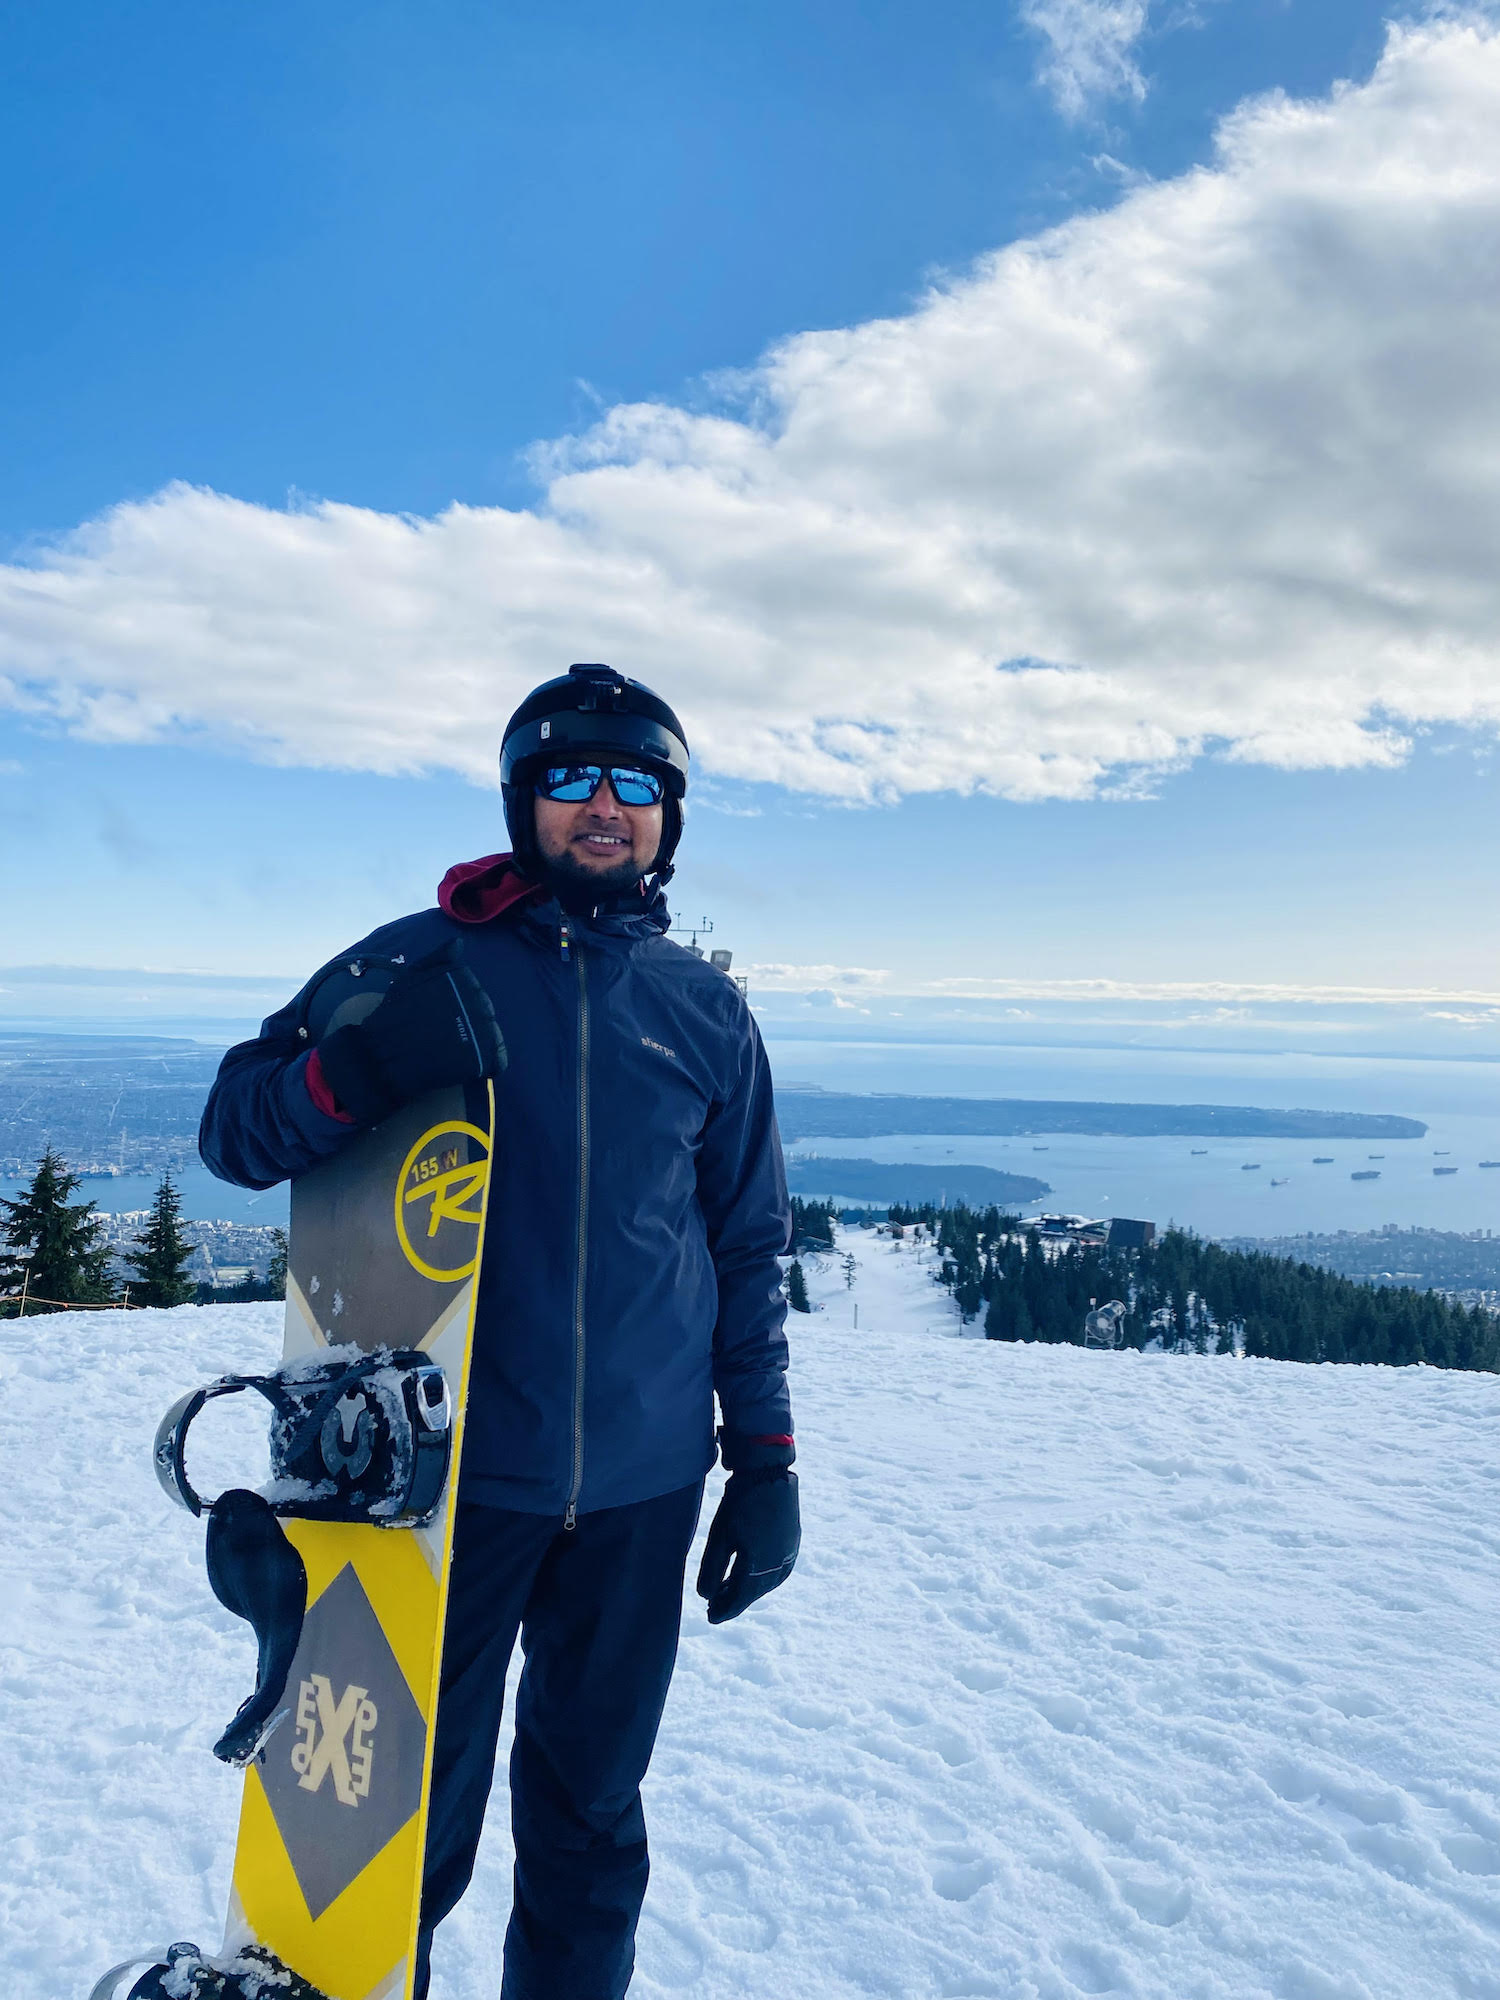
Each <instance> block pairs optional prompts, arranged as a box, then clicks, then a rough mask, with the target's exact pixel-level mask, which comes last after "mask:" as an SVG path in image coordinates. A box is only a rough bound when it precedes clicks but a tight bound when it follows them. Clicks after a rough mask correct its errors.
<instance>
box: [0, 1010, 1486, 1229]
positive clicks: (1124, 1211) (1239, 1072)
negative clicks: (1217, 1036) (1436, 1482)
mask: <svg viewBox="0 0 1500 2000" xmlns="http://www.w3.org/2000/svg"><path fill="white" fill-rule="evenodd" d="M767 1046H768V1048H769V1051H770V1056H771V1062H772V1067H773V1071H774V1073H775V1075H776V1077H777V1079H778V1081H779V1082H780V1083H782V1084H783V1085H794V1084H797V1083H803V1084H817V1085H821V1086H822V1088H824V1089H825V1090H853V1091H893V1092H897V1093H900V1094H902V1095H912V1096H943V1097H946V1096H955V1097H1043V1098H1097V1099H1104V1100H1107V1101H1114V1102H1124V1103H1132V1102H1133V1103H1148V1104H1149V1103H1165V1104H1255V1105H1267V1106H1274V1107H1283V1108H1294V1107H1300V1108H1308V1109H1313V1110H1326V1111H1372V1112H1379V1111H1387V1112H1399V1113H1401V1114H1402V1115H1404V1116H1406V1117H1411V1118H1420V1119H1422V1120H1424V1121H1425V1122H1426V1123H1427V1124H1428V1125H1429V1127H1430V1128H1431V1129H1430V1130H1429V1132H1428V1134H1427V1136H1426V1137H1425V1138H1423V1139H1416V1140H1405V1141H1401V1140H1386V1141H1383V1142H1381V1141H1377V1142H1373V1143H1371V1144H1368V1145H1366V1144H1363V1143H1358V1144H1357V1143H1355V1142H1352V1141H1350V1140H1330V1141H1319V1142H1316V1143H1314V1142H1310V1141H1306V1140H1300V1139H1297V1140H1292V1139H1258V1140H1239V1139H1234V1140H1228V1141H1224V1140H1218V1141H1212V1140H1207V1139H1203V1140H1194V1139H1090V1138H1078V1137H1066V1136H1063V1135H1061V1134H1050V1135H1049V1134H1042V1135H1040V1136H1039V1137H1038V1138H1036V1139H1034V1140H1033V1139H1026V1138H1019V1139H1016V1138H1012V1139H974V1138H965V1137H954V1136H952V1135H946V1136H945V1135H944V1134H943V1133H940V1132H935V1133H928V1134H920V1135H917V1136H915V1137H911V1136H906V1137H901V1138H894V1139H871V1140H860V1139H838V1140H830V1141H825V1142H824V1143H822V1144H821V1145H820V1144H818V1142H817V1141H815V1140H814V1141H810V1142H809V1143H808V1144H807V1145H804V1146H799V1147H797V1148H796V1149H795V1150H796V1151H798V1152H809V1151H811V1152H821V1153H837V1154H842V1155H846V1156H849V1157H854V1158H862V1159H872V1160H915V1161H919V1162H922V1163H923V1164H926V1165H937V1166H940V1165H941V1164H942V1162H943V1161H944V1160H946V1159H952V1160H954V1161H955V1162H959V1161H966V1162H970V1163H973V1164H976V1165H980V1166H989V1167H999V1168H1002V1169H1005V1170H1007V1171H1009V1172H1011V1173H1023V1174H1034V1175H1036V1176H1037V1177H1038V1178H1039V1179H1041V1180H1045V1181H1048V1182H1050V1183H1051V1186H1052V1190H1053V1192H1052V1193H1051V1194H1050V1195H1048V1196H1047V1197H1046V1199H1045V1201H1043V1202H1041V1203H1039V1204H1036V1206H1038V1207H1042V1208H1059V1209H1067V1210H1071V1211H1074V1212H1076V1213H1081V1214H1087V1215H1137V1216H1144V1217H1146V1218H1148V1219H1149V1220H1151V1221H1153V1222H1156V1223H1158V1224H1162V1223H1166V1222H1168V1221H1175V1222H1180V1223H1184V1224H1186V1225H1188V1226H1190V1227H1192V1228H1194V1229H1197V1230H1199V1231H1201V1232H1202V1233H1204V1234H1211V1235H1221V1236H1222V1235H1243V1236H1281V1235H1293V1234H1297V1233H1299V1232H1301V1231H1304V1230H1318V1231H1321V1230H1332V1229H1353V1230H1363V1229H1378V1228H1380V1227H1381V1226H1382V1225H1383V1224H1385V1223H1388V1222H1391V1223H1397V1224H1399V1225H1401V1226H1403V1227H1404V1226H1407V1225H1411V1224H1419V1225H1421V1226H1423V1227H1427V1228H1433V1229H1463V1230H1469V1229H1500V1170H1494V1171H1490V1172H1485V1171H1483V1170H1482V1169H1480V1167H1479V1166H1478V1164H1477V1163H1478V1161H1480V1160H1496V1159H1500V1063H1488V1062H1446V1061H1422V1060H1414V1059H1410V1058H1405V1059H1403V1058H1399V1057H1389V1058H1387V1057H1374V1056H1347V1057H1341V1056H1327V1055H1320V1054H1285V1055H1274V1054H1249V1055H1242V1056H1224V1055H1221V1054H1216V1053H1210V1052H1205V1051H1198V1050H1183V1049H1104V1048H1072V1049H1059V1048H1036V1049H1027V1048H1002V1047H996V1046H994V1045H975V1046H965V1045H962V1044H954V1043H930V1042H884V1043H881V1042H869V1041H853V1040H849V1041H842V1042H840V1041H812V1040H790V1039H786V1038H778V1037H768V1042H767ZM1200 1147H1201V1148H1203V1149H1205V1150H1204V1151H1203V1153H1202V1156H1201V1157H1194V1153H1195V1150H1196V1149H1197V1148H1200ZM1372 1152H1380V1153H1384V1155H1385V1158H1384V1159H1383V1160H1371V1159H1368V1158H1367V1157H1366V1155H1367V1154H1369V1153H1372ZM1315 1153H1331V1154H1332V1155H1333V1160H1334V1163H1333V1165H1332V1166H1326V1167H1315V1166H1314V1165H1313V1164H1312V1159H1313V1155H1314V1154H1315ZM1252 1163H1258V1171H1256V1172H1252V1173H1247V1172H1245V1171H1244V1170H1243V1169H1244V1168H1245V1166H1246V1165H1247V1164H1252ZM1434 1166H1452V1167H1457V1168H1458V1172H1457V1173H1456V1174H1453V1175H1451V1176H1450V1175H1445V1176H1443V1177H1442V1178H1441V1179H1440V1178H1438V1177H1436V1176H1435V1175H1434V1174H1433V1171H1432V1169H1433V1167H1434ZM1370 1168H1373V1169H1375V1170H1377V1171H1378V1172H1379V1174H1380V1179H1379V1180H1376V1181H1351V1180H1350V1178H1349V1176H1350V1174H1351V1173H1353V1172H1355V1171H1357V1170H1363V1169H1370ZM1273 1180H1275V1181H1283V1182H1284V1183H1285V1185H1284V1186H1280V1187H1273V1186H1272V1185H1271V1183H1272V1181H1273ZM155 1187H156V1182H155V1178H154V1176H151V1175H126V1176H122V1177H121V1178H119V1179H116V1180H98V1181H86V1182H85V1183H84V1185H83V1188H82V1189H81V1190H80V1192H81V1194H82V1195H84V1196H85V1197H86V1198H88V1199H89V1200H92V1201H96V1202H97V1203H98V1204H99V1207H100V1208H101V1209H109V1210H116V1211H118V1210H122V1209H139V1208H145V1207H146V1206H147V1204H148V1203H149V1202H150V1200H151V1197H152V1195H153V1193H154V1192H155ZM179 1187H180V1190H181V1193H182V1198H183V1212H184V1214H185V1215H186V1216H187V1217H188V1218H189V1219H207V1218H215V1217H217V1218H221V1219H223V1220H225V1221H233V1222H262V1223H276V1224H285V1222H286V1218H287V1190H286V1188H285V1187H279V1188H271V1189H269V1190H267V1191H266V1192H265V1193H263V1194H256V1193H253V1192H252V1191H250V1190H248V1189H245V1188H234V1187H229V1186H227V1185H226V1184H225V1183H224V1182H223V1181H216V1180H215V1179H214V1178H213V1176H212V1175H211V1174H209V1173H207V1172H206V1171H205V1170H204V1169H203V1168H202V1167H199V1166H193V1167H191V1168H187V1169H185V1170H184V1172H183V1173H182V1175H181V1176H180V1179H179ZM13 1192H14V1188H13V1187H4V1188H0V1194H11V1193H13Z"/></svg>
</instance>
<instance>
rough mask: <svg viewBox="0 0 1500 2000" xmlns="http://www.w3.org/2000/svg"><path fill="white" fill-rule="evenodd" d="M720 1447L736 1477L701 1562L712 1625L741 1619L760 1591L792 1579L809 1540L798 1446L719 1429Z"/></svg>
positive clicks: (702, 1585) (700, 1574)
mask: <svg viewBox="0 0 1500 2000" xmlns="http://www.w3.org/2000/svg"><path fill="white" fill-rule="evenodd" d="M719 1447H720V1456H721V1457H722V1458H723V1461H724V1463H725V1465H726V1466H728V1468H729V1479H728V1482H727V1484H726V1485H725V1487H724V1497H723V1499H722V1500H720V1502H719V1510H718V1512H717V1513H716V1514H715V1515H714V1518H713V1526H712V1527H711V1528H710V1529H709V1531H708V1543H707V1545H706V1547H705V1548H704V1551H703V1561H702V1562H701V1563H700V1564H699V1566H698V1595H699V1596H700V1597H706V1598H707V1599H708V1622H709V1624H710V1625H722V1624H723V1623H724V1622H725V1620H726V1619H728V1618H738V1617H739V1615H740V1613H741V1612H742V1611H743V1610H745V1609H746V1607H747V1606H749V1605H751V1604H753V1603H754V1602H755V1600H756V1598H757V1597H764V1596H765V1595H766V1593H767V1591H771V1590H774V1589H775V1588H776V1586H777V1584H779V1583H785V1582H786V1580H787V1578H788V1577H789V1576H790V1575H791V1573H792V1568H793V1565H794V1564H795V1563H796V1560H797V1550H798V1548H799V1547H800V1546H801V1543H802V1521H801V1516H800V1514H799V1512H798V1508H797V1475H796V1473H795V1472H793V1471H792V1460H793V1459H794V1458H795V1457H796V1455H797V1454H796V1449H795V1447H794V1446H793V1445H792V1444H791V1443H790V1442H786V1443H782V1442H780V1441H779V1440H778V1441H776V1442H774V1443H772V1442H768V1441H765V1440H760V1439H751V1438H741V1437H736V1436H735V1435H734V1434H733V1433H732V1432H730V1431H721V1432H720V1433H719ZM731 1563H732V1564H733V1567H731Z"/></svg>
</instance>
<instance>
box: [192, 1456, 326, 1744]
mask: <svg viewBox="0 0 1500 2000" xmlns="http://www.w3.org/2000/svg"><path fill="white" fill-rule="evenodd" d="M204 1553H205V1554H206V1556H207V1558H208V1580H209V1583H210V1584H211V1585H212V1587H213V1593H214V1596H215V1597H217V1598H218V1600H219V1602H220V1603H221V1604H222V1605H223V1606H224V1609H225V1610H226V1611H232V1612H233V1613H234V1615H235V1617H236V1618H243V1619H244V1620H245V1621H246V1623H247V1624H248V1625H249V1626H250V1627H251V1629H252V1630H253V1632H254V1633H255V1640H256V1645H257V1647H258V1649H259V1652H258V1657H257V1661H256V1672H255V1691H254V1693H253V1694H252V1695H251V1696H250V1697H249V1699H248V1700H246V1701H244V1702H242V1703H241V1704H240V1707H239V1709H238V1710H237V1712H236V1714H235V1718H234V1720H233V1721H232V1722H231V1723H230V1725H229V1727H228V1728H227V1729H226V1730H225V1731H224V1734H223V1735H222V1736H221V1737H220V1738H219V1740H218V1742H217V1743H216V1744H215V1745H214V1755H215V1756H216V1757H217V1758H219V1759H220V1761H221V1762H222V1763H225V1764H233V1765H235V1766H236V1767H237V1768H239V1769H243V1768H244V1767H245V1765H247V1764H252V1763H254V1761H255V1759H256V1758H257V1757H258V1756H259V1755H260V1753H261V1750H262V1749H263V1747H264V1745H265V1741H266V1738H267V1737H268V1736H269V1735H270V1733H271V1731H272V1730H273V1729H274V1728H275V1727H276V1725H277V1724H278V1723H279V1722H282V1721H284V1720H285V1719H286V1715H287V1710H286V1709H284V1708H281V1707H279V1706H278V1704H279V1703H280V1701H281V1697H282V1695H283V1694H284V1693H285V1692H286V1680H287V1675H288V1673H290V1671H291V1666H292V1660H293V1657H294V1656H295V1654H296V1651H297V1641H298V1640H299V1639H300V1638H301V1637H302V1619H303V1614H304V1613H305V1612H306V1610H307V1568H306V1565H305V1564H304V1563H303V1560H302V1558H301V1556H300V1555H298V1553H297V1551H296V1550H295V1549H294V1548H293V1547H292V1544H291V1543H290V1542H289V1541H288V1540H287V1538H286V1531H285V1529H284V1528H283V1527H282V1525H281V1523H280V1522H279V1521H278V1520H277V1518H276V1516H275V1515H274V1514H273V1513H272V1511H271V1508H270V1505H269V1503H268V1502H266V1501H265V1500H263V1499H262V1498H261V1496H260V1495H259V1494H258V1493H251V1492H249V1491H248V1490H247V1489H246V1488H245V1487H243V1486H231V1487H230V1488H229V1490H228V1491H227V1492H225V1493H221V1494H220V1495H219V1497H218V1499H217V1500H215V1502H214V1504H213V1506H212V1507H211V1508H210V1509H209V1514H208V1541H207V1547H206V1549H205V1551H204Z"/></svg>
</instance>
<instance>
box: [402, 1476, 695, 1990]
mask: <svg viewBox="0 0 1500 2000" xmlns="http://www.w3.org/2000/svg"><path fill="white" fill-rule="evenodd" d="M702 1500H703V1484H702V1481H701V1480H700V1481H699V1482H697V1483H696V1484H695V1485H692V1486H688V1487H684V1488H682V1489H681V1490H680V1491H678V1492H676V1493H667V1494H664V1495H663V1496H662V1497H661V1498H660V1499H657V1500H642V1501H640V1502H638V1503H636V1504H635V1505H634V1506H629V1507H609V1508H604V1509H602V1510H601V1511H600V1512H598V1513H596V1514H580V1515H579V1517H578V1520H577V1523H576V1525H575V1526H574V1527H573V1528H572V1529H569V1530H564V1528H563V1525H562V1518H561V1516H560V1515H546V1514H521V1513H514V1512H512V1511H511V1510H510V1509H508V1508H502V1507H486V1506H483V1505H480V1504H478V1503H476V1502H472V1501H464V1500H460V1502H459V1509H458V1519H457V1522H456V1524H455V1527H454V1543H453V1570H452V1576H451V1579H450V1583H449V1596H448V1623H447V1629H446V1636H445V1641H444V1647H443V1678H442V1692H441V1696H440V1698H439V1704H438V1724H437V1742H436V1744H435V1746H434V1751H433V1773H432V1803H431V1808H430V1811H429V1816H428V1825H427V1864H426V1872H425V1876H424V1880H423V1886H422V1929H421V1934H420V1937H419V1939H418V1944H417V1980H416V1989H415V1994H416V2000H426V1994H427V1984H428V1978H429V1957H430V1953H431V1950H432V1933H433V1928H434V1926H435V1925H437V1924H438V1923H440V1922H441V1921H442V1919H443V1918H444V1917H445V1916H447V1914H448V1912H449V1911H450V1910H451V1909H452V1908H453V1906H454V1904H455V1903H457V1901H458V1899H459V1898H460V1896H462V1894H463V1892H464V1890H465V1889H466V1888H467V1887H468V1884H469V1877H470V1875H471V1874H472V1873H473V1869H474V1857H475V1853H476V1851H477V1849H478V1846H479V1836H480V1831H481V1829H482V1827H483V1824H484V1810H485V1804H486V1801H487V1800H488V1798H489V1792H490V1783H491V1780H492V1778H493V1775H494V1767H495V1753H496V1746H497V1742H498V1739H499V1733H500V1712H501V1708H502V1705H503V1703H504V1699H505V1675H506V1669H507V1667H508V1665H509V1662H510V1656H511V1651H512V1648H513V1647H514V1645H515V1640H516V1633H517V1630H518V1629H519V1631H520V1635H521V1647H522V1652H523V1654H524V1656H525V1658H524V1664H523V1666H522V1669H521V1681H520V1686H519V1688H518V1690H517V1693H516V1736H515V1744H514V1747H513V1749H512V1751H511V1760H510V1800H511V1825H512V1828H513V1831H514V1834H515V1846H516V1868H515V1886H514V1893H513V1899H512V1906H511V1918H510V1928H509V1930H508V1931H507V1932H506V1938H505V1974H504V1984H503V1987H502V1993H503V1996H504V2000H620V1995H621V1994H623V1993H624V1991H625V1989H626V1987H627V1986H628V1985H629V1983H630V1975H631V1971H632V1969H633V1967H634V1964H635V1929H636V1923H637V1921H638V1919H639V1917H640V1913H641V1902H642V1899H643V1898H644V1896H645V1894H646V1877H647V1873H648V1865H647V1856H646V1822H645V1818H644V1815H643V1814H642V1811H641V1793H640V1785H641V1779H642V1778H643V1777H644V1776H645V1773H646V1766H647V1764H648V1763H649V1762H650V1759H651V1751H652V1747H653V1745H654V1744H655V1741H656V1731H657V1727H658V1725H659V1723H660V1721H661V1715H662V1709H663V1706H664V1705H665V1702H666V1698H667V1686H668V1683H669V1682H670V1681H671V1678H672V1668H673V1666H674V1664H675V1662H676V1658H677V1634H678V1627H679V1624H680V1622H681V1617H682V1585H683V1570H684V1567H685V1565H686V1562H687V1553H688V1548H689V1546H690V1545H691V1543H692V1539H693V1531H694V1529H695V1528H696V1526H697V1523H698V1510H699V1507H700V1506H701V1504H702Z"/></svg>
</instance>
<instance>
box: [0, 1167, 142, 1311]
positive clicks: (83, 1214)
mask: <svg viewBox="0 0 1500 2000" xmlns="http://www.w3.org/2000/svg"><path fill="white" fill-rule="evenodd" d="M82 1179H83V1176H82V1175H81V1174H70V1173H69V1172H68V1168H67V1163H66V1162H65V1161H64V1160H62V1159H61V1158H60V1157H59V1156H58V1155H57V1154H56V1153H54V1152H53V1150H52V1148H51V1147H50V1146H49V1147H48V1148H47V1150H46V1152H44V1153H43V1155H42V1157H41V1159H40V1160H38V1162H37V1169H36V1172H35V1174H34V1175H33V1176H32V1179H31V1185H30V1186H29V1187H25V1188H23V1189H22V1190H21V1194H20V1197H19V1199H18V1200H15V1201H6V1200H3V1199H0V1209H3V1210H4V1211H5V1218H4V1220H3V1221H0V1241H3V1242H4V1243H6V1244H8V1245H9V1247H10V1252H11V1254H10V1255H8V1256H5V1255H0V1291H6V1292H12V1293H18V1292H19V1291H20V1290H21V1286H22V1282H23V1280H25V1282H26V1310H27V1312H28V1313H29V1312H31V1311H32V1310H33V1307H32V1300H33V1299H35V1300H36V1302H37V1303H36V1306H35V1310H36V1311H37V1312H55V1311H56V1310H57V1309H58V1307H59V1306H63V1305H104V1304H107V1303H108V1302H109V1301H111V1300H112V1299H113V1298H114V1286H113V1284H112V1282H111V1280H110V1275H109V1246H108V1245H107V1244H106V1243H105V1241H104V1239H103V1230H102V1226H101V1224H100V1223H99V1222H98V1220H97V1219H96V1217H95V1213H94V1203H93V1202H91V1201H80V1202H73V1203H70V1202H69V1200H68V1196H69V1195H70V1194H72V1193H74V1192H75V1190H76V1189H77V1188H78V1186H79V1183H80V1182H81V1181H82ZM28 1267H29V1271H30V1276H29V1278H27V1276H26V1274H27V1271H28Z"/></svg>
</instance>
